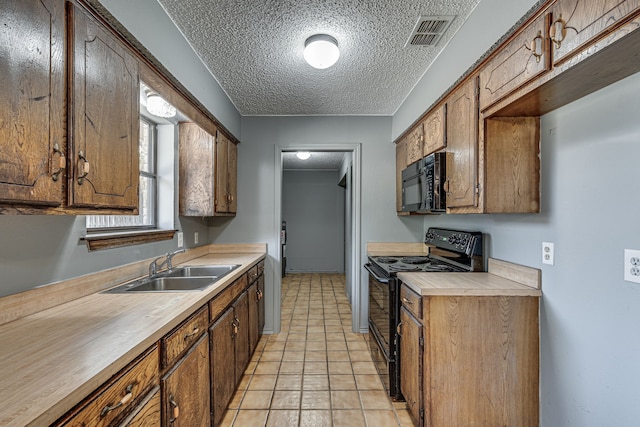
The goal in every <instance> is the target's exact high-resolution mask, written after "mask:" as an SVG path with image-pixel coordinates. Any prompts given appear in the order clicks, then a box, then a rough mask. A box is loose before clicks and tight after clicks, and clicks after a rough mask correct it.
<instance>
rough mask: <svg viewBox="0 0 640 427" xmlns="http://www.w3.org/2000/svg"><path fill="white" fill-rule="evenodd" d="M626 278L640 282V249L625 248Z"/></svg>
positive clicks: (629, 280) (626, 279)
mask: <svg viewBox="0 0 640 427" xmlns="http://www.w3.org/2000/svg"><path fill="white" fill-rule="evenodd" d="M624 280H625V281H627V282H633V283H640V251H636V250H633V249H625V250H624Z"/></svg>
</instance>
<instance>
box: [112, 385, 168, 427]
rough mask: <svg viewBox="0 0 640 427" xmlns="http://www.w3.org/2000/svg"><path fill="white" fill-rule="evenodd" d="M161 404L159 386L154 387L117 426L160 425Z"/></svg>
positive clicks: (154, 426) (141, 426)
mask: <svg viewBox="0 0 640 427" xmlns="http://www.w3.org/2000/svg"><path fill="white" fill-rule="evenodd" d="M161 406H162V405H161V401H160V388H159V387H156V390H155V391H153V392H152V393H150V395H149V396H148V397H147V398H146V399H145V400H144V401H143V402H142V403H141V404H140V405H138V408H136V409H135V410H134V411H133V413H132V414H131V416H130V417H128V418H127V419H125V420H124V421H123V422H122V423H121V424H120V425H119V427H125V426H126V427H157V426H159V425H161V418H162V411H161Z"/></svg>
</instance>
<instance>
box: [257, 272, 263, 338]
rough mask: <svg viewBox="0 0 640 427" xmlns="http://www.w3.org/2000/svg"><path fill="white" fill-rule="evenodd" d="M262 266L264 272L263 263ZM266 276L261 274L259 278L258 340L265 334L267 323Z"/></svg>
mask: <svg viewBox="0 0 640 427" xmlns="http://www.w3.org/2000/svg"><path fill="white" fill-rule="evenodd" d="M260 266H262V269H263V270H264V265H263V264H262V262H261V263H260V265H259V267H260ZM264 305H265V304H264V274H260V276H259V277H258V338H260V337H261V336H262V334H263V332H264V323H265V311H264Z"/></svg>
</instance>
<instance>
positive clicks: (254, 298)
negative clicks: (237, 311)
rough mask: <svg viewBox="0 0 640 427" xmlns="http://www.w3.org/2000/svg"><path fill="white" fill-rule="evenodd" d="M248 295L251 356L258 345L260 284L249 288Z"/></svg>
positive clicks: (256, 283) (254, 283) (254, 284)
mask: <svg viewBox="0 0 640 427" xmlns="http://www.w3.org/2000/svg"><path fill="white" fill-rule="evenodd" d="M247 295H248V298H249V324H248V328H249V354H253V351H254V350H255V348H256V345H257V344H258V338H259V336H258V322H259V319H258V304H259V300H258V282H257V281H256V282H253V284H252V285H251V286H249V288H247Z"/></svg>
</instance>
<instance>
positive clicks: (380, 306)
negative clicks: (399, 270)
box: [364, 264, 401, 400]
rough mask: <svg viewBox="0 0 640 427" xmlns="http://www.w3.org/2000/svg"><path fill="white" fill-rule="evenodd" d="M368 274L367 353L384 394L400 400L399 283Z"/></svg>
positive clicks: (367, 268) (374, 274)
mask: <svg viewBox="0 0 640 427" xmlns="http://www.w3.org/2000/svg"><path fill="white" fill-rule="evenodd" d="M364 267H365V269H366V270H367V271H368V272H369V350H370V351H371V357H372V358H373V361H374V364H375V365H376V369H377V370H378V374H380V377H381V379H382V383H383V384H384V387H385V389H386V390H387V393H389V395H390V396H391V398H393V399H396V400H398V399H401V395H400V371H399V367H398V363H397V362H398V359H397V354H398V352H397V342H398V341H397V337H396V326H397V321H398V305H399V296H398V280H397V279H396V278H385V277H380V276H379V275H377V274H376V273H375V272H374V271H373V270H372V269H371V267H370V266H369V265H368V264H367V265H365V266H364Z"/></svg>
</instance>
